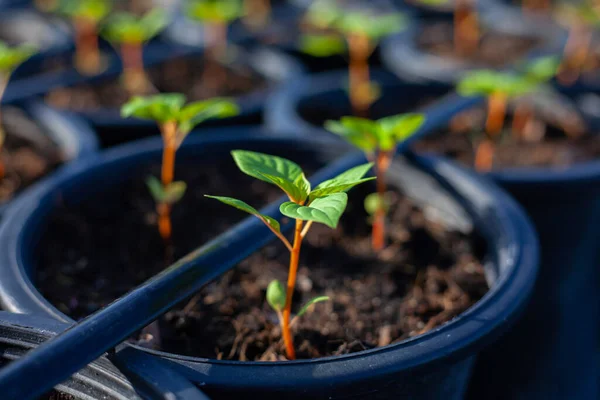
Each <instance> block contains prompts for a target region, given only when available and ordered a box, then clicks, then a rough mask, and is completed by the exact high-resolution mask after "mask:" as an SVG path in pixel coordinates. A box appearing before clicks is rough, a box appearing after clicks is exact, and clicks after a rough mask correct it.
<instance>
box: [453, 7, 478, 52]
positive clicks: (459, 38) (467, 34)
mask: <svg viewBox="0 0 600 400" xmlns="http://www.w3.org/2000/svg"><path fill="white" fill-rule="evenodd" d="M478 44H479V22H478V20H477V12H476V11H475V10H474V6H473V4H471V2H470V0H457V2H456V8H455V11H454V49H455V51H456V53H457V54H460V55H469V54H472V53H474V52H475V51H476V50H477V46H478Z"/></svg>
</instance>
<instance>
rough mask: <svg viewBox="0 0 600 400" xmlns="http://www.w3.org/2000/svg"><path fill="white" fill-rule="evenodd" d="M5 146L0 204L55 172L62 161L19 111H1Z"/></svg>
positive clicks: (0, 152)
mask: <svg viewBox="0 0 600 400" xmlns="http://www.w3.org/2000/svg"><path fill="white" fill-rule="evenodd" d="M2 117H3V125H2V126H3V128H4V131H5V133H6V138H5V142H4V144H3V145H2V146H0V149H1V150H0V163H2V166H3V167H4V176H3V177H0V204H2V203H5V202H7V201H9V200H10V199H11V198H13V197H14V196H15V194H17V193H18V192H19V191H21V190H23V189H25V188H26V187H27V186H29V185H31V184H32V183H34V182H36V181H37V180H38V179H40V178H41V177H43V176H45V175H47V174H48V173H50V172H51V171H52V170H54V169H55V168H56V167H58V165H59V164H60V163H61V162H62V161H63V156H62V154H61V153H60V151H59V149H58V147H57V145H56V144H55V143H54V142H52V140H51V139H50V138H49V137H48V136H47V135H45V134H44V133H43V132H42V130H41V128H40V127H39V126H38V125H37V124H35V123H34V122H33V121H31V119H29V118H28V117H27V116H26V115H25V114H24V113H23V112H22V111H21V110H19V109H16V108H10V107H4V108H3V109H2Z"/></svg>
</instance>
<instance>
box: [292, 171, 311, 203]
mask: <svg viewBox="0 0 600 400" xmlns="http://www.w3.org/2000/svg"><path fill="white" fill-rule="evenodd" d="M294 185H295V186H296V187H297V188H298V191H299V195H300V198H299V199H298V201H300V202H302V203H304V201H305V200H306V199H307V198H308V194H309V193H310V182H309V181H308V179H306V176H305V175H304V172H303V173H301V174H300V176H299V177H297V178H296V180H294Z"/></svg>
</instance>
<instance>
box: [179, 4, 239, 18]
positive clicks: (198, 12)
mask: <svg viewBox="0 0 600 400" xmlns="http://www.w3.org/2000/svg"><path fill="white" fill-rule="evenodd" d="M185 14H186V15H187V17H188V18H189V19H192V20H194V21H199V22H209V23H229V22H231V21H234V20H236V19H238V18H241V17H243V16H244V4H243V1H242V0H187V2H186V4H185Z"/></svg>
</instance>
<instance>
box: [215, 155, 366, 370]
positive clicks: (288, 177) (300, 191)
mask: <svg viewBox="0 0 600 400" xmlns="http://www.w3.org/2000/svg"><path fill="white" fill-rule="evenodd" d="M231 154H232V156H233V159H234V160H235V163H236V164H237V166H238V167H239V169H240V170H241V171H242V172H243V173H245V174H247V175H250V176H251V177H253V178H256V179H259V180H261V181H264V182H267V183H270V184H273V185H275V186H277V187H279V188H280V189H281V190H282V191H283V192H284V193H285V194H286V195H287V196H288V198H289V200H290V201H287V202H285V203H283V204H282V205H281V206H280V207H279V211H280V212H281V214H283V215H284V216H286V217H289V218H292V219H293V220H295V221H296V227H295V230H294V239H293V241H292V242H291V243H290V241H289V240H288V239H287V238H286V237H285V236H284V235H283V233H282V232H281V229H280V225H279V222H278V221H277V220H276V219H274V218H272V217H270V216H268V215H264V214H261V213H260V212H258V211H257V210H256V209H255V208H253V207H252V206H250V205H248V204H246V203H245V202H243V201H241V200H237V199H234V198H231V197H221V196H209V195H207V196H206V197H210V198H213V199H216V200H219V201H221V202H223V203H225V204H227V205H230V206H232V207H235V208H237V209H240V210H242V211H245V212H247V213H249V214H252V215H254V216H256V217H258V218H259V219H260V220H261V221H262V222H263V223H264V224H265V225H266V226H267V227H268V228H269V229H270V230H271V231H272V232H273V233H274V234H275V236H277V237H278V238H279V239H280V240H281V241H282V242H283V244H284V245H285V247H286V248H287V249H288V250H289V252H290V263H289V273H288V281H287V289H284V287H283V285H282V284H281V283H279V282H277V281H274V282H271V284H270V285H269V287H268V289H267V301H268V303H269V304H270V305H271V307H273V309H274V310H275V311H276V312H277V315H278V316H279V323H280V325H281V331H282V335H283V341H284V343H285V349H286V354H287V358H288V359H290V360H294V359H295V358H296V352H295V349H294V342H293V336H292V332H291V327H292V322H293V321H291V313H292V296H293V294H294V288H295V286H296V274H297V271H298V263H299V259H300V248H301V246H302V240H303V239H304V237H305V236H306V234H307V233H308V231H309V229H310V227H311V225H312V224H313V223H314V222H318V223H321V224H325V225H327V226H328V227H330V228H332V229H335V228H336V227H337V224H338V222H339V219H340V217H341V216H342V214H343V212H344V210H345V209H346V204H347V202H348V195H347V194H346V192H347V191H348V190H350V189H351V188H353V187H354V186H356V185H358V184H360V183H363V182H366V181H369V180H371V179H372V178H364V176H365V174H366V173H367V172H368V171H369V170H370V169H371V167H372V164H365V165H360V166H358V167H354V168H352V169H350V170H348V171H346V172H344V173H342V174H340V175H338V176H337V177H335V178H333V179H330V180H328V181H325V182H322V183H321V184H319V185H318V186H316V187H315V188H314V189H312V188H311V185H310V182H309V181H308V180H307V179H306V176H305V175H304V172H302V169H301V168H300V166H298V165H297V164H296V163H294V162H292V161H289V160H286V159H285V158H281V157H276V156H271V155H268V154H262V153H255V152H251V151H244V150H235V151H233V152H232V153H231ZM326 299H327V298H326V297H317V298H315V299H312V300H311V301H309V302H308V303H307V304H306V305H305V306H304V307H303V308H302V309H301V310H300V312H298V314H297V315H296V318H298V317H300V316H302V314H304V313H305V312H306V311H307V309H308V308H309V306H310V305H312V304H314V303H316V302H319V301H323V300H326Z"/></svg>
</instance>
